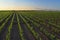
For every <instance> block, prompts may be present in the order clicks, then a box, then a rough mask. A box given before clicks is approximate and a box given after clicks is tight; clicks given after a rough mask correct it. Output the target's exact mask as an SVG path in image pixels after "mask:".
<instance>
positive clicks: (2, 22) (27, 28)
mask: <svg viewBox="0 0 60 40" xmlns="http://www.w3.org/2000/svg"><path fill="white" fill-rule="evenodd" d="M0 40H60V12H59V11H0Z"/></svg>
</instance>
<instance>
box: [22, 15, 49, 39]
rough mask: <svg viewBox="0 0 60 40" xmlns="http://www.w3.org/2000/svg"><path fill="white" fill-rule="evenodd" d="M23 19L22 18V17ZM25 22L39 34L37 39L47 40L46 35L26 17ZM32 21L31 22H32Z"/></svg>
mask: <svg viewBox="0 0 60 40" xmlns="http://www.w3.org/2000/svg"><path fill="white" fill-rule="evenodd" d="M23 17H24V16H23ZM24 18H25V19H26V20H27V23H29V24H30V26H31V27H33V29H34V30H35V31H36V32H37V33H39V37H41V38H42V40H49V39H48V37H47V36H46V35H44V34H43V33H42V32H41V31H40V30H39V28H38V27H37V26H35V25H34V24H33V23H32V22H31V21H29V20H28V19H27V18H26V17H24ZM32 21H33V20H32Z"/></svg>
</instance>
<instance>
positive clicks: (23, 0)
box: [0, 0, 60, 10]
mask: <svg viewBox="0 0 60 40" xmlns="http://www.w3.org/2000/svg"><path fill="white" fill-rule="evenodd" d="M7 9H8V10H10V9H11V10H28V9H30V10H31V9H37V10H41V9H54V10H60V0H0V10H7Z"/></svg>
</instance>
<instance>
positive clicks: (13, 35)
mask: <svg viewBox="0 0 60 40" xmlns="http://www.w3.org/2000/svg"><path fill="white" fill-rule="evenodd" d="M14 14H15V13H14ZM10 40H21V38H20V35H19V29H18V22H17V16H16V14H15V16H14V21H13V25H12V29H11V32H10Z"/></svg>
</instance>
